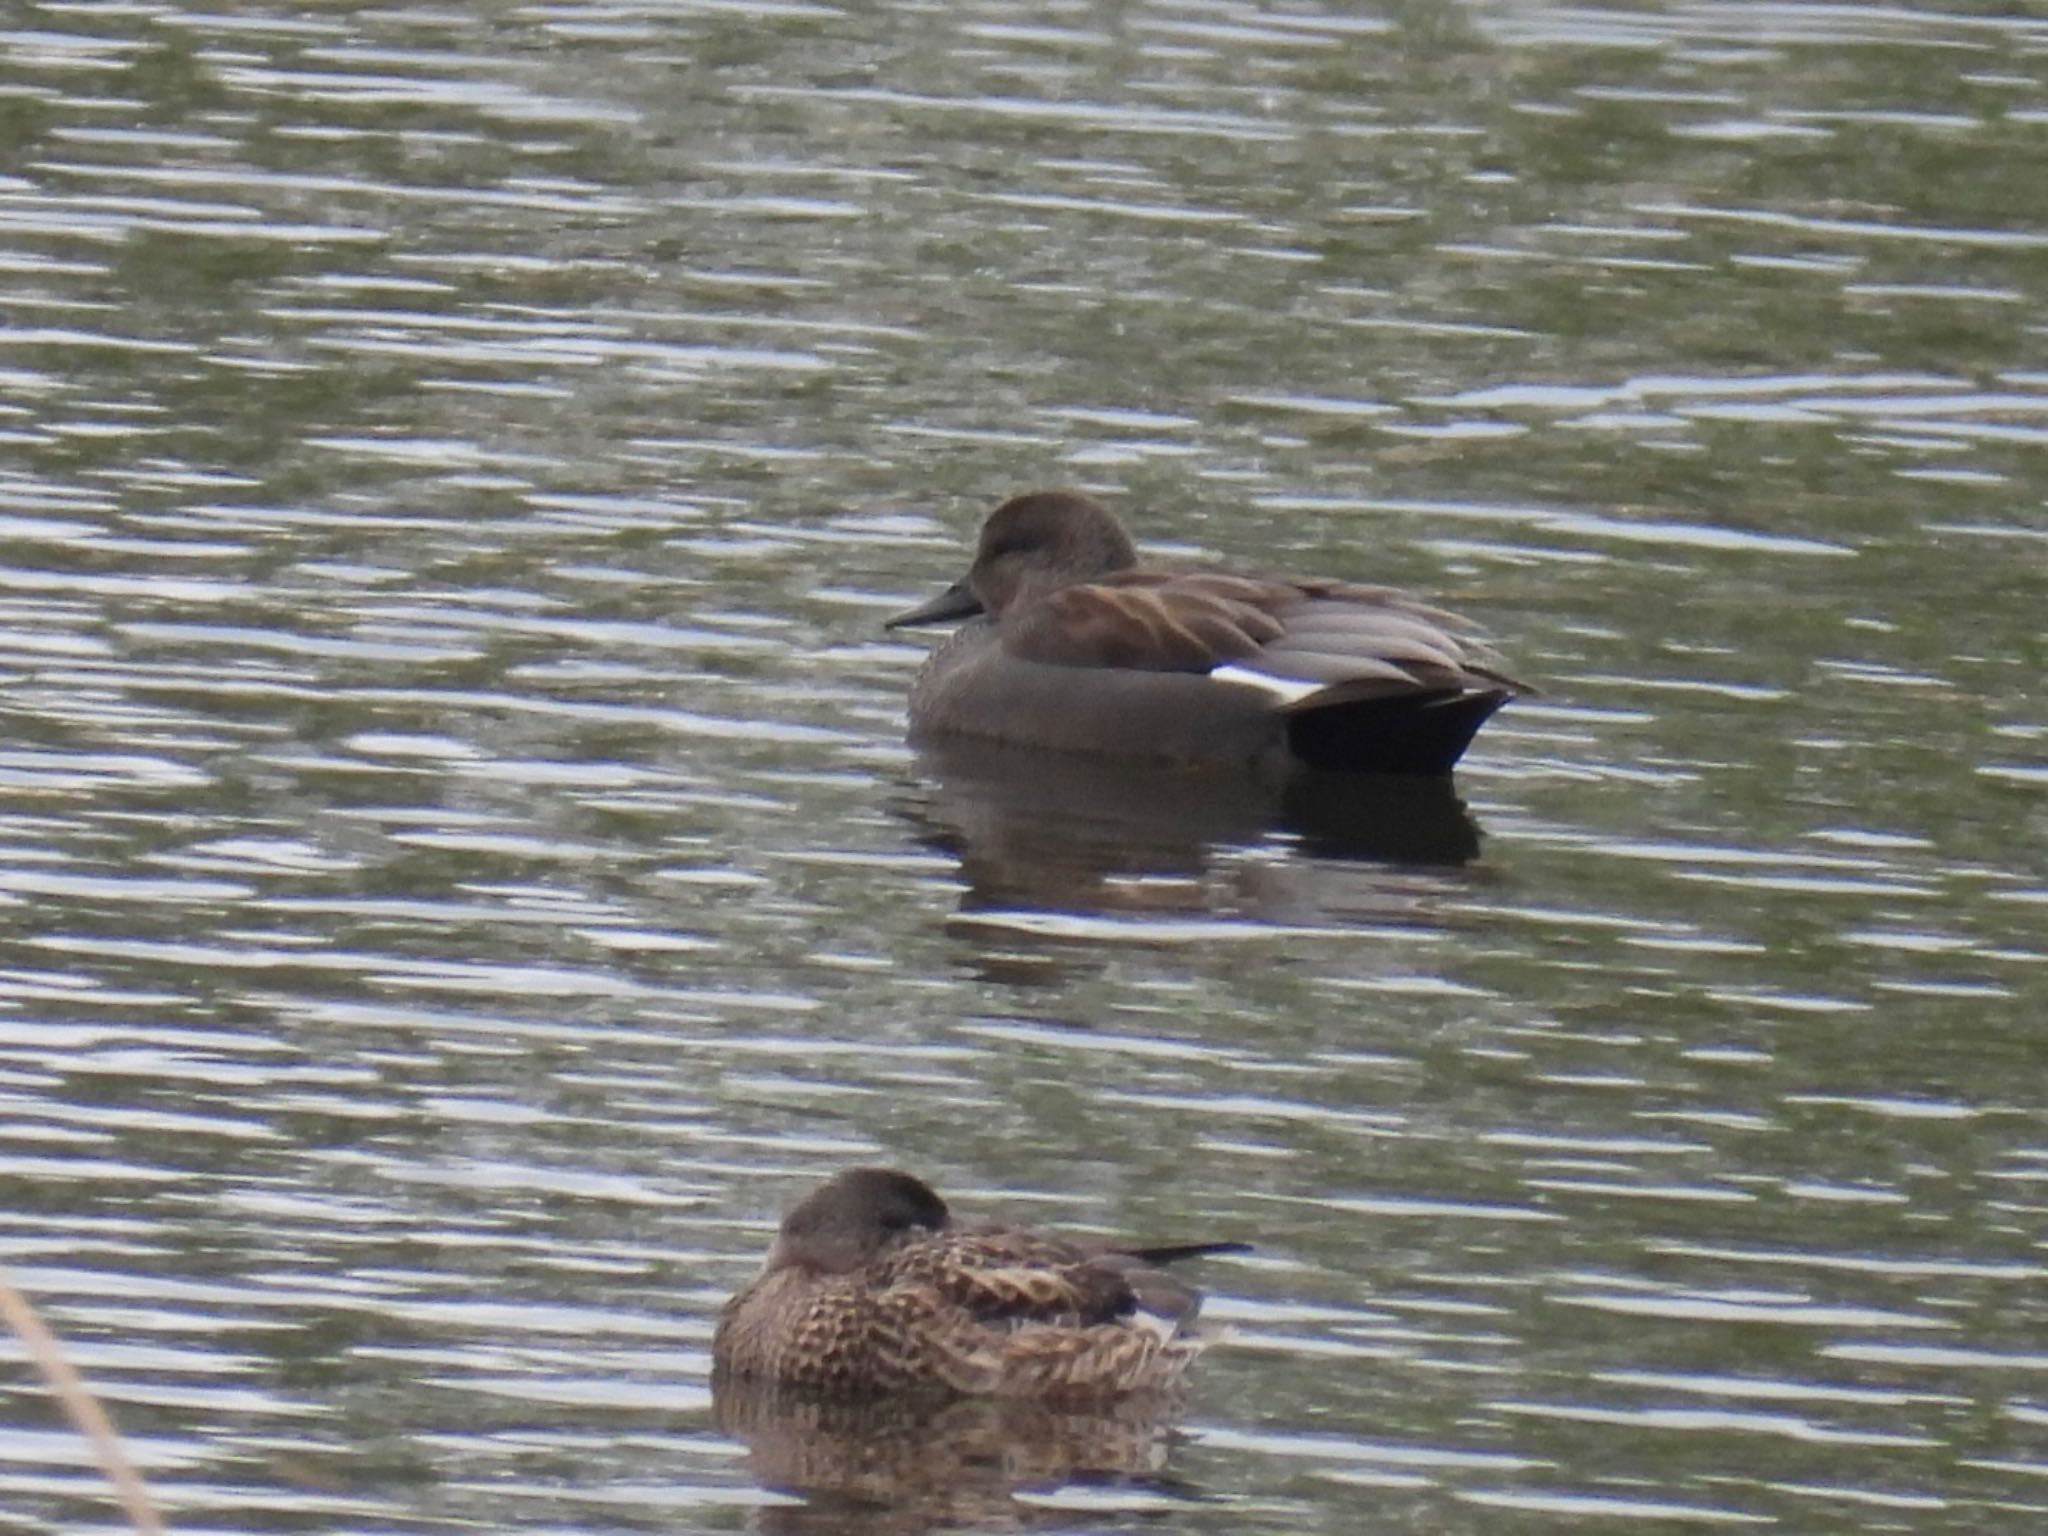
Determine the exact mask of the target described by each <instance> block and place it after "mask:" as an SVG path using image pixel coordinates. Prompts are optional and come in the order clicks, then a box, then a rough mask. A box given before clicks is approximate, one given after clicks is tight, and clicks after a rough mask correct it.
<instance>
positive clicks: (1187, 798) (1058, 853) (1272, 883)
mask: <svg viewBox="0 0 2048 1536" xmlns="http://www.w3.org/2000/svg"><path fill="white" fill-rule="evenodd" d="M916 766H917V776H918V783H917V784H916V786H915V787H914V788H912V789H911V790H910V791H909V792H908V793H907V794H905V795H904V796H903V797H902V798H901V799H900V800H899V801H898V808H899V810H900V812H901V813H902V814H903V815H904V816H905V817H906V818H907V819H909V820H910V821H912V822H913V823H915V824H916V825H917V827H918V828H919V830H920V832H921V834H922V836H923V838H924V840H925V842H927V843H928V844H929V845H930V846H932V847H934V848H936V849H939V850H940V851H942V852H944V853H946V854H948V855H950V856H952V857H953V858H955V859H957V860H959V863H960V872H961V875H962V877H963V878H964V879H965V881H966V882H967V885H968V894H967V896H966V897H965V898H964V899H963V902H962V905H963V907H964V908H966V909H968V910H970V911H974V910H987V909H992V908H1024V909H1027V910H1037V911H1051V912H1067V913H1106V912H1117V913H1126V914H1148V915H1153V916H1160V915H1177V914H1178V915H1239V916H1250V917H1256V918H1268V919H1274V920H1298V919H1304V918H1307V919H1316V918H1328V917H1332V916H1338V915H1341V916H1343V917H1347V918H1349V917H1356V916H1360V915H1364V916H1368V917H1370V918H1373V919H1375V920H1396V921H1401V920H1407V919H1409V918H1411V917H1414V916H1416V915H1417V909H1418V907H1420V908H1421V909H1423V910H1422V915H1423V916H1424V918H1425V920H1427V911H1426V909H1427V905H1428V901H1429V898H1431V897H1432V896H1434V895H1435V894H1437V893H1438V892H1439V891H1440V890H1441V888H1442V887H1443V885H1444V883H1445V882H1444V876H1445V873H1446V872H1447V871H1451V870H1455V869H1457V868H1459V867H1460V866H1463V865H1466V864H1469V863H1471V862H1472V861H1473V860H1475V859H1477V858H1478V856H1479V829H1478V827H1477V825H1476V824H1475V823H1474V822H1473V820H1472V817H1471V816H1470V814H1469V813H1468V812H1467V811H1466V809H1465V804H1464V802H1463V801H1462V800H1461V799H1459V797H1458V794H1457V791H1456V790H1455V789H1454V788H1453V787H1452V784H1451V781H1450V780H1449V779H1446V778H1427V777H1417V776H1413V775H1360V774H1336V773H1320V772H1315V771H1311V770H1302V771H1297V772H1294V773H1291V774H1288V775H1287V776H1285V777H1284V778H1282V779H1280V780H1279V781H1278V782H1275V781H1274V780H1272V779H1271V778H1268V777H1265V776H1262V775H1259V774H1255V773H1250V772H1233V771H1230V770H1227V769H1224V768H1221V767H1205V768H1173V767H1162V766H1159V765H1156V764H1151V763H1137V762H1129V761H1122V760H1109V759H1099V758H1089V757H1079V756H1076V755H1074V754H1072V753H1065V752H1042V751H1032V750H1030V749H1027V748H1022V747H1008V746H999V745H991V744H989V743H985V742H979V741H970V740H965V739H940V740H932V741H927V742H924V743H922V744H920V746H919V748H918V751H917V765H916ZM1275 836H1278V837H1279V838H1280V839H1283V840H1285V841H1287V842H1289V843H1291V844H1292V848H1291V852H1293V853H1294V854H1296V855H1298V857H1295V858H1291V859H1287V860H1284V861H1279V863H1278V865H1277V867H1276V863H1275V861H1272V860H1265V861H1247V863H1246V865H1245V867H1244V868H1242V869H1239V870H1236V871H1234V872H1233V875H1232V877H1231V878H1230V879H1229V880H1225V881H1218V880H1215V879H1212V874H1213V873H1214V872H1215V871H1216V870H1217V869H1219V868H1220V867H1222V866H1223V865H1225V864H1226V863H1227V862H1228V858H1227V856H1228V854H1229V853H1230V852H1231V851H1232V850H1244V849H1252V848H1256V847H1258V846H1260V845H1262V844H1266V843H1269V842H1270V841H1271V840H1272V839H1273V838H1274V837H1275Z"/></svg>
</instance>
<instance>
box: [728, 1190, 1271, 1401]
mask: <svg viewBox="0 0 2048 1536" xmlns="http://www.w3.org/2000/svg"><path fill="white" fill-rule="evenodd" d="M1243 1247H1244V1245H1243V1244H1239V1243H1193V1244H1184V1245H1180V1246H1170V1247H1163V1248H1116V1247H1111V1246H1108V1245H1104V1244H1091V1243H1087V1242H1082V1241H1074V1240H1069V1239H1065V1238H1059V1237H1054V1236H1052V1235H1050V1234H1048V1233H1043V1232H1035V1231H1032V1230H1029V1229H1027V1228H1021V1227H1000V1226H956V1225H954V1223H953V1219H952V1213H951V1212H950V1211H948V1210H947V1208H946V1203H945V1201H943V1200H941V1199H940V1198H939V1197H938V1196H937V1195H936V1194H934V1193H933V1192H932V1190H931V1189H930V1188H929V1187H928V1186H927V1185H925V1184H924V1183H923V1182H921V1181H920V1180H918V1179H915V1178H913V1177H911V1175H909V1174H907V1173H898V1172H896V1171H894V1170H893V1169H887V1168H850V1169H847V1170H846V1171H844V1172H842V1173H839V1174H836V1175H834V1176H833V1177H832V1178H830V1179H828V1180H827V1181H826V1182H825V1183H824V1184H822V1185H820V1186H819V1187H818V1188H817V1189H816V1190H813V1191H812V1192H811V1193H810V1194H809V1195H808V1196H806V1197H805V1198H804V1199H803V1200H802V1201H800V1202H799V1203H798V1204H797V1205H796V1206H794V1207H793V1208H792V1209H791V1210H790V1212H789V1214H788V1215H786V1216H785V1217H784V1218H783V1220H782V1227H781V1230H780V1232H779V1233H778V1234H777V1236H776V1239H775V1244H774V1246H773V1247H771V1248H770V1249H769V1250H768V1257H767V1260H766V1262H764V1263H763V1264H762V1266H761V1271H760V1273H759V1274H758V1275H756V1276H755V1277H754V1278H753V1279H752V1280H750V1281H749V1282H748V1283H747V1284H746V1285H745V1286H743V1287H742V1288H741V1289H740V1291H739V1294H737V1295H736V1296H734V1297H733V1298H732V1300H731V1301H729V1302H727V1303H726V1306H725V1310H724V1312H723V1313H722V1314H721V1315H720V1317H719V1321H718V1332H717V1335H716V1337H715V1338H714V1339H713V1341H712V1358H713V1360H714V1362H715V1363H716V1367H717V1370H718V1372H719V1373H720V1374H722V1375H724V1376H726V1377H728V1378H731V1377H742V1378H748V1379H753V1380H757V1381H772V1382H775V1383H778V1384H780V1385H784V1386H792V1387H800V1388H803V1389H806V1390H809V1391H813V1392H819V1393H825V1394H830V1395H833V1396H863V1395H870V1394H876V1393H884V1392H895V1391H904V1390H913V1389H919V1388H926V1389H934V1388H935V1389H941V1390H949V1391H953V1392H961V1393H975V1394H992V1395H997V1396H1008V1397H1032V1398H1041V1399H1066V1400H1077V1399H1078V1400H1089V1399H1101V1398H1106V1397H1114V1396H1117V1395H1120V1394H1123V1393H1128V1392H1142V1391H1152V1390H1158V1389H1161V1388H1166V1387H1171V1386H1173V1385H1174V1384H1175V1383H1177V1382H1178V1381H1179V1380H1180V1378H1181V1376H1182V1375H1183V1373H1185V1371H1186V1370H1187V1368H1188V1365H1189V1363H1190V1362H1192V1361H1193V1360H1194V1358H1195V1357H1196V1356H1197V1355H1198V1354H1200V1353H1201V1352H1202V1350H1203V1349H1204V1348H1205V1347H1206V1346H1207V1345H1208V1343H1209V1342H1210V1336H1209V1335H1208V1334H1206V1333H1205V1332H1204V1331H1203V1330H1201V1329H1200V1328H1198V1327H1197V1326H1196V1322H1195V1317H1196V1313H1197V1312H1198V1311H1199V1310H1200V1307H1201V1296H1200V1293H1198V1292H1197V1291H1195V1290H1193V1289H1191V1288H1190V1287H1188V1286H1185V1285H1182V1284H1181V1283H1180V1282H1179V1281H1177V1280H1175V1279H1173V1278H1172V1277H1171V1276H1169V1275H1167V1274H1166V1273H1165V1272H1164V1271H1162V1270H1160V1269H1157V1268H1154V1267H1153V1266H1154V1265H1156V1264H1160V1263H1164V1262H1167V1261H1168V1260H1172V1259H1179V1258H1188V1257H1192V1256H1194V1255H1196V1254H1203V1253H1219V1252H1241V1251H1243Z"/></svg>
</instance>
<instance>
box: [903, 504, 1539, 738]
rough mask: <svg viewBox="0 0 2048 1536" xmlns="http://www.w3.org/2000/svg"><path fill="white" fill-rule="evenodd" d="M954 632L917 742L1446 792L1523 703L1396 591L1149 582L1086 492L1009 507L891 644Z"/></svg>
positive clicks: (919, 707)
mask: <svg viewBox="0 0 2048 1536" xmlns="http://www.w3.org/2000/svg"><path fill="white" fill-rule="evenodd" d="M963 619H964V620H968V621H969V622H967V623H966V624H964V625H963V626H962V627H961V629H960V630H959V632H958V633H956V634H955V635H953V636H952V637H951V638H950V639H949V640H947V641H946V642H945V643H944V644H942V645H941V646H939V647H938V648H937V649H936V650H934V651H933V652H932V654H931V655H930V656H929V657H928V658H927V659H926V661H925V665H924V668H923V670H922V671H921V672H920V673H919V674H918V679H917V682H916V684H915V686H914V687H913V689H912V691H911V697H910V722H911V728H912V731H913V733H918V734H926V733H933V734H957V735H966V736H979V737H984V738H989V739H994V740H999V741H1010V742H1014V743H1017V744H1019V745H1025V746H1039V747H1053V748H1058V749H1065V750H1073V751H1087V752H1098V753H1105V754H1112V755H1116V756H1123V757H1141V758H1151V759H1154V760H1161V761H1168V762H1184V763H1201V762H1218V763H1233V764H1238V765H1251V766H1254V767H1270V766H1276V765H1278V766H1287V765H1290V764H1305V765H1307V766H1310V767H1315V768H1332V769H1339V770H1345V771H1352V772H1385V773H1424V774H1443V773H1448V772H1449V771H1450V770H1451V767H1452V765H1453V764H1455V763H1456V762H1457V760H1458V758H1459V757H1460V756H1461V755H1463V753H1464V751H1465V748H1466V747H1467V746H1468V745H1470V743H1471V740H1472V737H1473V735H1474V734H1475V733H1476V732H1477V731H1478V729H1479V727H1480V726H1481V725H1482V724H1484V723H1485V721H1486V719H1487V717H1488V716H1490V715H1491V714H1492V713H1493V712H1494V711H1495V710H1496V709H1498V708H1500V706H1501V705H1502V704H1504V703H1506V702H1507V701H1508V700H1509V699H1511V698H1513V697H1514V696H1515V695H1517V694H1519V693H1524V692H1528V691H1530V690H1528V688H1527V687H1526V685H1524V684H1522V683H1518V682H1516V681H1515V680H1514V679H1513V678H1512V677H1509V676H1508V675H1507V674H1506V673H1505V672H1503V671H1502V670H1501V669H1500V666H1499V658H1498V657H1496V656H1495V655H1494V653H1493V651H1492V650H1491V648H1490V647H1488V646H1487V645H1486V643H1485V642H1484V641H1483V640H1482V639H1481V638H1480V637H1479V635H1478V632H1477V630H1476V628H1475V627H1474V626H1473V625H1472V624H1471V623H1470V622H1468V621H1467V620H1465V619H1462V618H1460V617H1459V616H1458V615H1456V614H1453V613H1448V612H1446V611H1444V610H1443V609H1441V608H1437V607H1433V606H1431V605H1430V604H1428V603H1426V602H1423V601H1421V600H1420V599H1418V598H1416V597H1413V596H1411V595H1409V594H1408V593H1405V592H1401V591H1399V590H1397V589H1395V588H1392V587H1379V586H1362V585H1358V584H1356V583H1352V582H1344V581H1336V580H1327V579H1303V580H1294V579H1287V578H1282V577H1271V576H1255V575H1247V574H1244V573H1240V572H1231V571H1204V570H1194V571H1171V570H1152V569H1147V568H1144V567H1141V566H1140V565H1139V564H1138V555H1137V550H1136V547H1135V546H1134V545H1133V544H1132V543H1131V540H1130V536H1129V534H1127V533H1126V532H1125V531H1124V528H1123V525H1122V524H1121V523H1119V522H1118V521H1117V519H1116V517H1115V515H1114V514H1113V513H1111V512H1110V510H1109V509H1108V508H1107V507H1105V506H1103V505H1102V503H1100V502H1098V501H1096V500H1095V499H1094V498H1093V497H1091V496H1086V495H1083V494H1082V493H1080V492H1078V491H1033V492H1030V493H1028V494H1026V495H1023V496H1016V497H1012V498H1011V499H1010V500H1009V501H1006V502H1004V503H1003V504H1002V505H1001V506H1000V507H997V508H996V510H995V511H994V512H992V513H990V514H989V517H988V520H987V522H986V523H984V524H983V526H982V530H981V539H980V543H979V545H978V546H977V549H976V553H975V558H974V564H973V566H972V568H971V569H970V570H969V571H968V574H967V576H966V577H965V578H963V579H962V580H961V581H959V582H956V583H955V584H954V585H953V586H952V587H951V588H949V589H948V590H947V591H946V592H945V593H943V594H941V595H940V596H939V597H937V598H934V599H933V600H932V601H931V602H928V603H926V604H924V605H922V606H921V607H918V608H914V609H912V610H911V611H909V612H908V613H903V614H899V615H897V616H896V617H895V618H893V619H891V620H889V625H890V627H892V628H893V627H897V626H902V625H914V624H934V623H946V622H952V621H956V620H963Z"/></svg>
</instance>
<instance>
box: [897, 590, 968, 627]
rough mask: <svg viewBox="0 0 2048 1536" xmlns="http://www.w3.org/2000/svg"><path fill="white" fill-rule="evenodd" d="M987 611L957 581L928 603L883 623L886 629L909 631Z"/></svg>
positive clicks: (956, 620)
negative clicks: (918, 625) (914, 626)
mask: <svg viewBox="0 0 2048 1536" xmlns="http://www.w3.org/2000/svg"><path fill="white" fill-rule="evenodd" d="M985 611H986V610H985V609H983V607H982V606H981V599H980V598H978V597H976V596H975V595H974V593H973V592H972V591H970V590H969V589H968V586H967V583H966V582H964V581H956V582H954V583H953V585H951V586H950V587H948V588H946V590H945V591H943V592H941V593H940V594H939V595H938V596H937V597H935V598H933V599H932V600H931V601H930V602H928V603H919V604H918V605H917V606H916V607H915V608H911V609H907V610H905V611H904V612H902V613H899V614H897V615H896V617H895V618H893V619H885V620H883V622H882V628H884V629H908V628H910V627H911V626H913V625H917V624H953V623H957V622H958V621H959V620H961V619H971V618H973V617H974V616H975V615H976V614H978V613H983V612H985Z"/></svg>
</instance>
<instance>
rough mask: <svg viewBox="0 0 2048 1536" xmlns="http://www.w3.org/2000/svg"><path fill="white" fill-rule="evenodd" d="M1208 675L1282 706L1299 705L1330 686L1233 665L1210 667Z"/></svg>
mask: <svg viewBox="0 0 2048 1536" xmlns="http://www.w3.org/2000/svg"><path fill="white" fill-rule="evenodd" d="M1209 675H1210V676H1211V677H1213V678H1214V679H1216V681H1217V682H1219V683H1238V684H1240V685H1242V686H1244V687H1247V688H1256V689H1258V690H1259V691H1260V692H1261V693H1264V694H1269V695H1271V696H1272V697H1273V698H1276V699H1278V700H1279V701H1280V702H1281V703H1283V704H1299V703H1300V702H1301V701H1302V700H1303V699H1305V698H1307V697H1308V696H1309V695H1310V694H1312V693H1321V692H1322V691H1323V690H1324V689H1325V688H1327V687H1329V686H1330V685H1329V684H1328V683H1305V682H1303V681H1301V679H1300V678H1295V677H1275V676H1273V675H1272V674H1271V673H1270V672H1255V671H1253V670H1252V669H1251V668H1250V667H1240V666H1234V665H1226V666H1221V667H1211V668H1210V669H1209Z"/></svg>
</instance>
